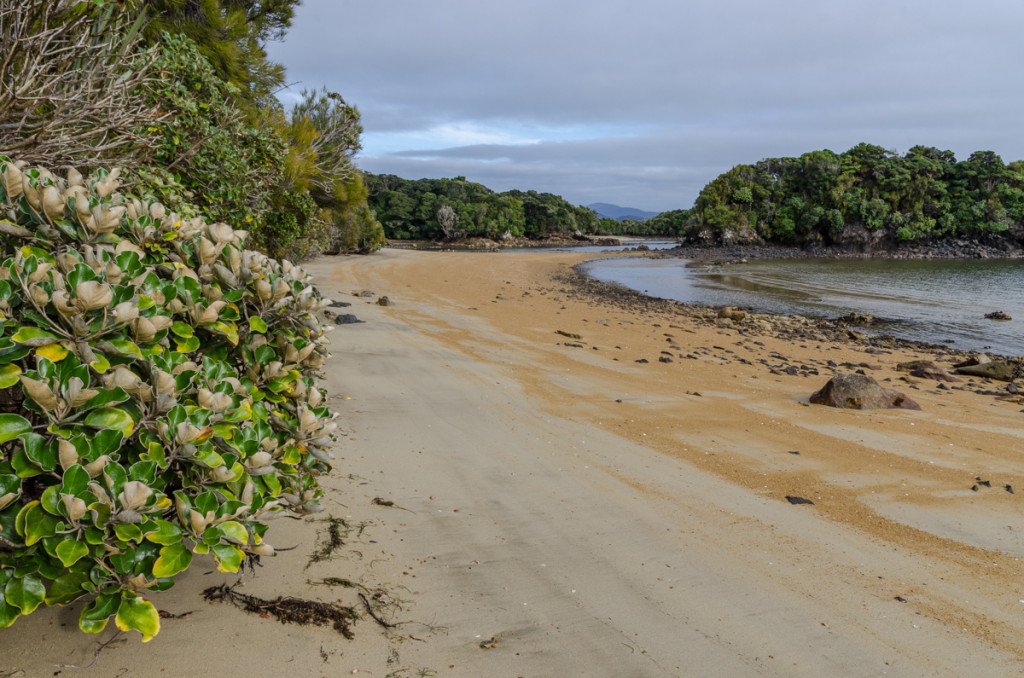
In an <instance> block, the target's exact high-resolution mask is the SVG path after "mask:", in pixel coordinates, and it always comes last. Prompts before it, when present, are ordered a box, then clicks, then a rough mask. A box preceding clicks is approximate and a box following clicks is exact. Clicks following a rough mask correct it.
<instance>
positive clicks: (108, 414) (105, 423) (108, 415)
mask: <svg viewBox="0 0 1024 678" xmlns="http://www.w3.org/2000/svg"><path fill="white" fill-rule="evenodd" d="M85 425H86V426H91V427H92V428H109V429H114V430H115V431H120V432H121V433H122V434H123V435H124V436H125V437H128V436H130V435H131V434H132V430H133V429H134V428H135V420H134V419H132V416H131V415H130V414H128V413H127V412H125V411H124V410H119V409H117V408H116V407H103V408H101V409H98V410H93V411H92V412H90V413H89V416H87V417H86V418H85Z"/></svg>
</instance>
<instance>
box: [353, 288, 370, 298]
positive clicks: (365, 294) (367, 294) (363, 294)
mask: <svg viewBox="0 0 1024 678" xmlns="http://www.w3.org/2000/svg"><path fill="white" fill-rule="evenodd" d="M353 296H356V297H363V298H365V299H370V298H371V297H374V296H376V295H375V294H374V293H373V292H371V291H370V290H363V291H362V292H356V293H355V294H354V295H353Z"/></svg>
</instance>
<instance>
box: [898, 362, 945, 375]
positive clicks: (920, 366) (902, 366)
mask: <svg viewBox="0 0 1024 678" xmlns="http://www.w3.org/2000/svg"><path fill="white" fill-rule="evenodd" d="M939 369H941V368H940V367H939V366H938V365H936V364H935V363H934V362H933V361H931V360H911V361H909V362H905V363H897V365H896V371H897V372H913V371H914V370H939Z"/></svg>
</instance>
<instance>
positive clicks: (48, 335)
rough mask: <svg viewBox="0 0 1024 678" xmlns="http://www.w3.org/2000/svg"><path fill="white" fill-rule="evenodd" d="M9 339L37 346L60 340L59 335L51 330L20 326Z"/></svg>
mask: <svg viewBox="0 0 1024 678" xmlns="http://www.w3.org/2000/svg"><path fill="white" fill-rule="evenodd" d="M11 339H12V340H13V341H15V342H17V343H19V344H25V345H26V346H31V347H33V348H37V347H39V346H46V345H47V344H53V343H55V342H58V341H60V337H58V336H57V335H56V334H54V333H52V332H47V331H46V330H41V329H39V328H38V327H27V326H26V327H21V328H19V329H18V331H17V332H15V334H14V336H13V337H11Z"/></svg>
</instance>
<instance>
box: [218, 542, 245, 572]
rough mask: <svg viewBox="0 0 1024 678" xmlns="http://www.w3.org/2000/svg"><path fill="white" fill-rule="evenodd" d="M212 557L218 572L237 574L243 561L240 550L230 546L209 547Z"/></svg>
mask: <svg viewBox="0 0 1024 678" xmlns="http://www.w3.org/2000/svg"><path fill="white" fill-rule="evenodd" d="M211 550H212V551H213V557H214V559H216V561H217V571H218V572H238V568H240V567H241V566H242V561H243V560H245V554H244V553H243V552H242V549H240V548H238V547H237V546H232V545H231V544H215V545H214V546H213V547H211Z"/></svg>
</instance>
